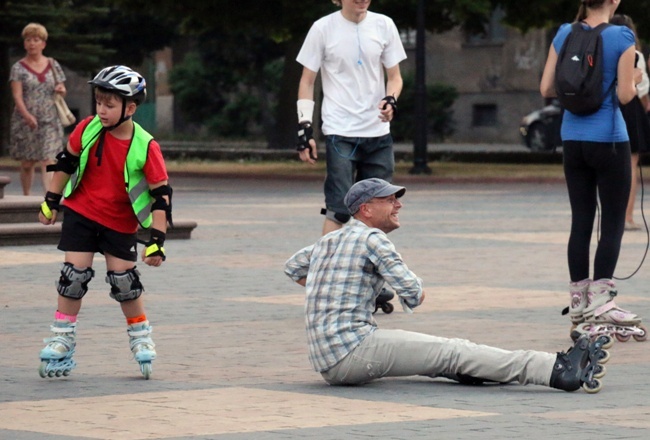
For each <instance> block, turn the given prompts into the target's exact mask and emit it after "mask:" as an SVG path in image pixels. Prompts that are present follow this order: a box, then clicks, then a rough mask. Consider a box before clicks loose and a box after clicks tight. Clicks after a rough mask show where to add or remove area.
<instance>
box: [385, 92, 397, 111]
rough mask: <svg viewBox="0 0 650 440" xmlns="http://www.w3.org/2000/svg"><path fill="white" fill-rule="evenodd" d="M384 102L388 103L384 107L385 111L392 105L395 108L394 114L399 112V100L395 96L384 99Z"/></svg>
mask: <svg viewBox="0 0 650 440" xmlns="http://www.w3.org/2000/svg"><path fill="white" fill-rule="evenodd" d="M382 101H386V104H384V106H383V107H382V109H383V110H386V106H388V105H390V106H391V107H393V113H396V112H397V99H395V97H394V96H393V95H389V96H386V97H384V98H383V99H382Z"/></svg>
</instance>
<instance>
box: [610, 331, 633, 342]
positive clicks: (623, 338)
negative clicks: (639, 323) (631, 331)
mask: <svg viewBox="0 0 650 440" xmlns="http://www.w3.org/2000/svg"><path fill="white" fill-rule="evenodd" d="M614 336H615V337H616V339H618V340H619V341H620V342H627V341H629V340H630V338H631V337H632V335H621V334H618V333H614Z"/></svg>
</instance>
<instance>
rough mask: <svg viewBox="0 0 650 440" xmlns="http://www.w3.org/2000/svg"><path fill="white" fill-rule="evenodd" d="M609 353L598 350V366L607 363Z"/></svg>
mask: <svg viewBox="0 0 650 440" xmlns="http://www.w3.org/2000/svg"><path fill="white" fill-rule="evenodd" d="M609 357H610V355H609V351H607V350H600V351H599V352H598V363H599V364H606V363H607V361H608V360H609Z"/></svg>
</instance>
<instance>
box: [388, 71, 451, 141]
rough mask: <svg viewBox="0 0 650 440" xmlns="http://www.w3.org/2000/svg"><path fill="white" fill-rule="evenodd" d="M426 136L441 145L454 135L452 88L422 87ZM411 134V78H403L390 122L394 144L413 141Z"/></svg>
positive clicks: (412, 120)
mask: <svg viewBox="0 0 650 440" xmlns="http://www.w3.org/2000/svg"><path fill="white" fill-rule="evenodd" d="M426 94H427V96H426V107H427V124H426V125H427V135H428V137H429V140H432V141H437V142H441V141H444V140H445V138H447V137H448V136H450V135H451V134H453V133H454V121H453V111H452V110H451V107H452V105H453V104H454V101H455V100H456V98H458V91H457V90H456V88H455V87H453V86H450V85H446V84H432V85H428V86H427V87H426ZM414 132H415V79H414V77H413V75H408V76H405V77H404V88H403V89H402V93H401V95H400V97H399V100H398V102H397V115H396V116H395V120H394V121H393V122H391V134H392V135H393V139H394V140H395V141H396V142H404V141H410V140H413V136H414Z"/></svg>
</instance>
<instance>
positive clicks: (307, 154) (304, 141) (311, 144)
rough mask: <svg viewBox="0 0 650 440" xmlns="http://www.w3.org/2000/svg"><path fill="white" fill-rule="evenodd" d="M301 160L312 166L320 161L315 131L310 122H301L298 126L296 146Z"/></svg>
mask: <svg viewBox="0 0 650 440" xmlns="http://www.w3.org/2000/svg"><path fill="white" fill-rule="evenodd" d="M296 150H298V155H299V156H300V160H302V161H303V162H307V163H310V164H312V165H313V164H315V163H316V160H317V159H318V152H317V151H316V141H315V140H314V129H313V128H312V126H311V123H310V122H301V123H299V124H298V142H297V145H296Z"/></svg>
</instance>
